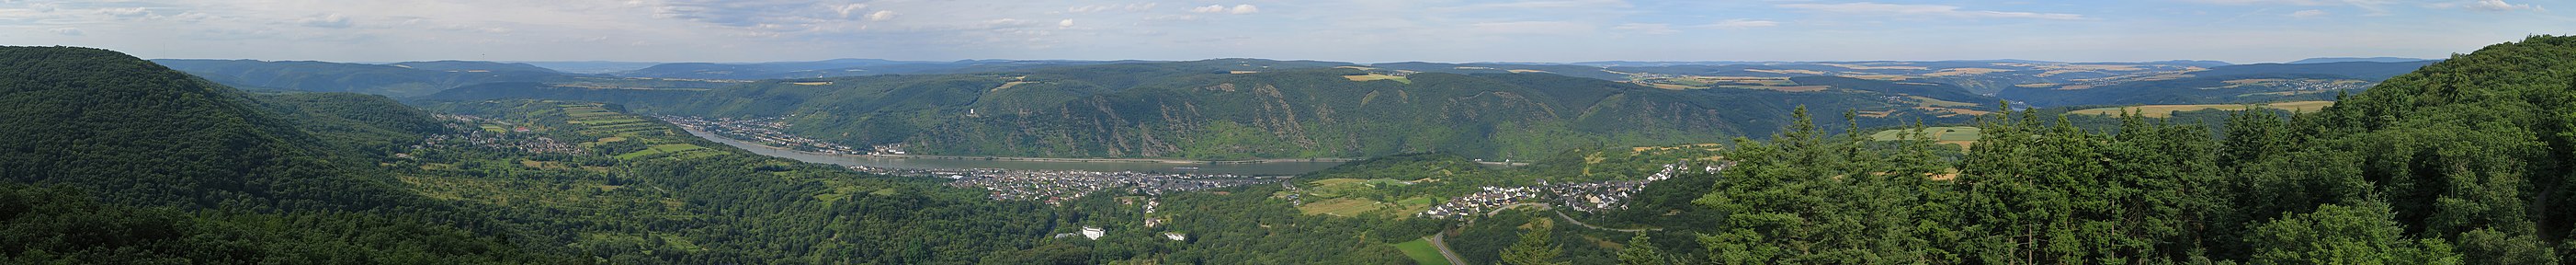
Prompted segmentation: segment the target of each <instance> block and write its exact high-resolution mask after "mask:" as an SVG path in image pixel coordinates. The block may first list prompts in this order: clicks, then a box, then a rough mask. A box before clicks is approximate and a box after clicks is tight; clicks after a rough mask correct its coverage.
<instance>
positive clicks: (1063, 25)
mask: <svg viewBox="0 0 2576 265" xmlns="http://www.w3.org/2000/svg"><path fill="white" fill-rule="evenodd" d="M1055 26H1056V27H1058V28H1071V27H1073V20H1071V19H1066V20H1064V21H1057V22H1055Z"/></svg>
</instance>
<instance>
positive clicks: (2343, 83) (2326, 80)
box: [1997, 61, 2439, 106]
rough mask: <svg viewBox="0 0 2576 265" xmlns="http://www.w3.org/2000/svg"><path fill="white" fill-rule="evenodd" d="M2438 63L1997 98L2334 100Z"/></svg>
mask: <svg viewBox="0 0 2576 265" xmlns="http://www.w3.org/2000/svg"><path fill="white" fill-rule="evenodd" d="M2435 62H2439V61H2410V62H2334V63H2311V64H2248V65H2230V66H2220V67H2214V68H2210V69H2208V70H2205V71H2191V72H2182V73H2174V74H2167V75H2159V76H2153V77H2146V78H2138V79H2135V80H2129V81H2126V82H2116V83H2107V84H2100V85H2089V84H2072V85H2023V86H2017V87H2014V88H2009V89H2006V90H2004V91H2002V92H2001V93H1999V94H1997V96H2000V97H2003V98H2008V99H2013V100H2019V101H2024V102H2028V103H2031V104H2034V105H2040V106H2076V105H2140V104H2218V103H2262V102H2276V101H2292V100H2330V99H2333V98H2334V95H2335V94H2336V93H2338V92H2360V91H2361V90H2363V89H2368V88H2370V87H2371V86H2373V85H2377V84H2378V83H2379V81H2380V80H2387V79H2388V78H2389V77H2394V76H2397V75H2399V74H2404V73H2407V72H2413V71H2415V69H2416V68H2422V67H2424V66H2425V65H2430V64H2433V63H2435Z"/></svg>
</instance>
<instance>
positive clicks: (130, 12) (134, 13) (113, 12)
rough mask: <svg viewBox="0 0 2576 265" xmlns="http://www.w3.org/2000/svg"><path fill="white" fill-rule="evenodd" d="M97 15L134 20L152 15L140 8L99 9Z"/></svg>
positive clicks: (150, 12) (149, 11)
mask: <svg viewBox="0 0 2576 265" xmlns="http://www.w3.org/2000/svg"><path fill="white" fill-rule="evenodd" d="M98 13H99V14H106V15H109V16H115V17H121V18H134V17H142V16H146V15H151V14H152V11H151V10H145V9H143V8H141V7H129V8H100V9H98Z"/></svg>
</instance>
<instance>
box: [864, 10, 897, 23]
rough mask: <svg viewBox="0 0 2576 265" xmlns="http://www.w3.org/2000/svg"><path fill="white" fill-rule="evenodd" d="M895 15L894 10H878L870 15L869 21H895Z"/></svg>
mask: <svg viewBox="0 0 2576 265" xmlns="http://www.w3.org/2000/svg"><path fill="white" fill-rule="evenodd" d="M894 15H895V13H894V10H877V12H876V13H868V21H886V20H889V19H894Z"/></svg>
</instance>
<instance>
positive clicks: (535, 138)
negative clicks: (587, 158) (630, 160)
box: [396, 114, 589, 157]
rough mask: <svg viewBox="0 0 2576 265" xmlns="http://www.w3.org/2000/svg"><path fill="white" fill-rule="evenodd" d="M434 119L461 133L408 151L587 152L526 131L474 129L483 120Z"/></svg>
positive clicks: (463, 117) (435, 137) (442, 136)
mask: <svg viewBox="0 0 2576 265" xmlns="http://www.w3.org/2000/svg"><path fill="white" fill-rule="evenodd" d="M436 117H437V118H439V119H441V120H445V121H451V122H449V123H447V124H446V126H447V129H448V131H454V132H464V133H462V134H433V135H429V136H428V137H425V138H423V139H421V143H420V144H416V145H412V146H411V149H421V148H423V147H429V146H440V145H464V146H480V147H484V148H492V149H500V150H510V151H518V152H528V153H554V154H583V153H588V152H589V150H587V149H582V148H581V146H580V145H575V144H571V143H565V142H563V141H557V140H555V139H554V138H552V137H546V136H543V135H536V134H528V133H525V132H527V131H528V130H527V129H526V128H519V129H516V130H508V131H503V132H493V131H486V130H483V128H481V127H475V126H476V125H477V124H480V123H481V122H484V119H483V118H481V117H474V116H470V115H454V114H438V115H437V116H436ZM493 122H496V123H501V124H502V125H505V126H506V125H509V124H508V123H506V122H499V121H493ZM513 127H515V126H513ZM396 156H399V157H409V156H410V155H409V154H396Z"/></svg>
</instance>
